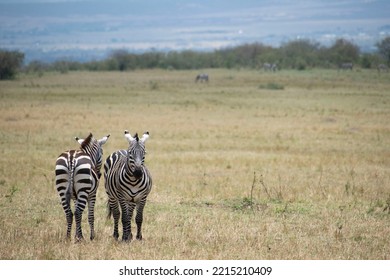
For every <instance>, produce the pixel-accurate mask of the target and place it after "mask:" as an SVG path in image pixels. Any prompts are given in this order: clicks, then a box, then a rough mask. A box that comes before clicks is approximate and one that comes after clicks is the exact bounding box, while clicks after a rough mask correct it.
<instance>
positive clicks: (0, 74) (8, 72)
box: [0, 50, 24, 80]
mask: <svg viewBox="0 0 390 280" xmlns="http://www.w3.org/2000/svg"><path fill="white" fill-rule="evenodd" d="M23 60H24V53H21V52H19V51H5V50H0V80H4V79H13V78H15V75H16V73H17V71H18V70H19V69H20V68H21V67H22V65H23Z"/></svg>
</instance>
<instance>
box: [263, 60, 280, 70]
mask: <svg viewBox="0 0 390 280" xmlns="http://www.w3.org/2000/svg"><path fill="white" fill-rule="evenodd" d="M263 69H264V71H271V72H275V71H276V70H278V66H277V65H276V64H275V63H272V64H271V63H267V62H266V63H264V64H263Z"/></svg>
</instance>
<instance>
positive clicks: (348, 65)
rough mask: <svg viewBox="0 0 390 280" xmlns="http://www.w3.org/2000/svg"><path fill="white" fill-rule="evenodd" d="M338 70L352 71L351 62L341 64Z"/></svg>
mask: <svg viewBox="0 0 390 280" xmlns="http://www.w3.org/2000/svg"><path fill="white" fill-rule="evenodd" d="M339 69H341V70H351V71H352V70H353V63H351V62H346V63H341V64H340V65H339Z"/></svg>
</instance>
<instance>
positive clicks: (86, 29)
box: [0, 0, 390, 52]
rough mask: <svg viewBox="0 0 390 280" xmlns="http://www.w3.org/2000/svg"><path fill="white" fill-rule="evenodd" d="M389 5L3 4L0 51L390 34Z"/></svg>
mask: <svg viewBox="0 0 390 280" xmlns="http://www.w3.org/2000/svg"><path fill="white" fill-rule="evenodd" d="M389 11H390V1H389V0H317V1H308V0H276V1H275V0H274V1H272V0H201V1H195V0H127V1H125V0H123V1H120V0H62V1H61V0H0V48H8V49H15V48H16V49H20V50H22V51H41V52H50V51H61V50H75V49H81V50H90V49H93V50H105V49H108V48H111V49H112V48H127V49H130V50H137V51H142V50H150V49H162V50H166V49H178V50H181V49H214V48H221V47H226V46H234V45H237V44H242V43H248V42H262V43H264V44H269V45H274V46H277V45H280V44H282V43H285V42H288V41H290V40H294V39H298V38H305V39H312V40H315V41H318V42H320V43H322V44H331V43H332V42H334V40H335V39H336V38H340V37H344V38H346V39H348V40H351V41H353V42H354V43H356V44H358V45H359V46H362V47H363V48H365V49H369V48H373V47H374V46H375V43H376V42H377V41H378V40H379V39H381V38H384V37H385V36H389V35H390V12H389Z"/></svg>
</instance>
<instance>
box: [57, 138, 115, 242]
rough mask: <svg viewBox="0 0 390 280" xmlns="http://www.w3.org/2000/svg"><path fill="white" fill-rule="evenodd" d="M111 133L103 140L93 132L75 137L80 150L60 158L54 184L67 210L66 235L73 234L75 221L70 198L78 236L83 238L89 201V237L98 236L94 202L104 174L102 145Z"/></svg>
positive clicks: (72, 151) (71, 151)
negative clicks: (83, 214)
mask: <svg viewBox="0 0 390 280" xmlns="http://www.w3.org/2000/svg"><path fill="white" fill-rule="evenodd" d="M109 136H110V135H107V136H105V137H103V138H102V139H100V140H96V139H95V138H93V136H92V134H89V136H88V137H87V138H86V139H79V138H77V137H76V140H77V141H78V142H79V143H80V144H81V147H80V150H69V151H65V152H63V153H62V154H61V155H60V156H59V157H58V158H57V161H56V167H55V184H56V189H57V192H58V194H59V196H60V200H61V204H62V207H63V209H64V211H65V216H66V221H67V238H70V234H71V230H72V223H73V212H72V209H71V205H70V204H71V202H70V201H71V199H73V200H74V202H75V210H74V216H75V221H76V234H75V237H76V240H77V241H79V240H82V239H83V234H82V229H81V219H82V213H83V211H84V209H85V207H86V204H87V203H88V222H89V224H90V228H91V235H90V239H91V240H92V239H93V238H94V237H95V230H94V206H95V201H96V190H97V188H98V185H99V178H100V174H101V173H100V169H101V165H102V155H103V150H102V145H104V144H105V143H106V142H107V140H108V137H109Z"/></svg>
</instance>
